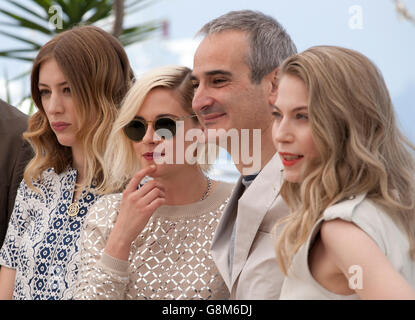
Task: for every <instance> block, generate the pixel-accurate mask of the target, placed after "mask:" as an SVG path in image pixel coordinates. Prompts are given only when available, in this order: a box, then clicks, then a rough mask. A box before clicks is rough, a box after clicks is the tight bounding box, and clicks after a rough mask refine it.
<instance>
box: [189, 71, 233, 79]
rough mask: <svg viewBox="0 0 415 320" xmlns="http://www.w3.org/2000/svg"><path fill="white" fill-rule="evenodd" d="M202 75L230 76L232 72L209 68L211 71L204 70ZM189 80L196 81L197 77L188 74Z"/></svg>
mask: <svg viewBox="0 0 415 320" xmlns="http://www.w3.org/2000/svg"><path fill="white" fill-rule="evenodd" d="M204 75H205V76H207V77H211V76H216V75H223V76H228V77H231V76H232V72H229V71H225V70H211V71H206V72H205V73H204ZM190 80H192V81H197V80H199V79H198V78H197V77H196V76H195V75H194V74H192V75H191V76H190Z"/></svg>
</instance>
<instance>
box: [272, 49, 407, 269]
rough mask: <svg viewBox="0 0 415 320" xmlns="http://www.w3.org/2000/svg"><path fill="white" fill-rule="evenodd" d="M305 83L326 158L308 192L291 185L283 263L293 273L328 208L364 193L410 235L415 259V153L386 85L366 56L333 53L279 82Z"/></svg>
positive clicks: (297, 65)
mask: <svg viewBox="0 0 415 320" xmlns="http://www.w3.org/2000/svg"><path fill="white" fill-rule="evenodd" d="M284 75H291V76H296V77H298V78H300V79H301V80H302V81H304V84H305V86H306V88H307V90H308V95H309V101H308V107H309V119H310V125H311V129H312V134H313V139H314V142H315V145H316V147H317V149H318V152H319V154H320V157H319V160H318V162H317V163H313V164H312V165H311V166H310V167H309V168H308V170H307V175H305V178H304V180H303V182H302V183H301V184H294V183H289V182H287V181H285V182H284V183H283V185H282V188H281V195H282V197H283V198H284V200H285V201H286V202H287V204H288V206H289V207H290V209H291V214H290V215H289V216H288V217H286V218H285V219H283V220H282V221H280V222H279V224H278V225H277V226H281V227H282V231H281V233H280V235H279V239H278V243H277V258H278V261H279V263H280V265H281V267H282V270H283V272H285V273H286V272H287V270H288V266H289V265H290V263H291V261H292V257H293V255H294V254H295V252H296V251H297V250H298V249H299V247H300V246H301V245H302V244H304V243H305V241H306V240H307V238H308V236H309V234H310V232H311V229H312V227H313V226H314V224H315V223H316V222H317V220H318V219H320V218H321V217H322V215H323V212H324V210H325V209H326V208H328V207H329V206H331V205H333V204H335V203H336V202H338V201H341V200H343V199H346V198H348V197H350V196H353V195H357V194H360V193H366V194H367V198H368V199H370V200H372V201H373V202H375V203H376V204H377V205H379V206H381V207H382V208H384V210H385V212H387V214H389V215H390V216H391V218H392V219H393V220H394V221H395V223H397V224H398V226H400V227H401V228H402V230H405V231H406V234H407V236H408V239H409V243H410V252H409V254H410V256H411V257H412V258H414V257H415V196H414V195H415V162H414V157H413V154H411V152H410V150H412V151H415V147H414V146H413V145H412V144H411V143H410V142H409V141H408V140H407V139H406V138H405V137H404V136H403V135H402V134H401V132H400V130H399V128H398V126H397V124H396V120H395V114H394V109H393V105H392V102H391V98H390V96H389V92H388V90H387V87H386V84H385V82H384V79H383V77H382V75H381V73H380V72H379V70H378V69H377V68H376V66H375V65H374V64H373V63H372V62H371V61H370V60H369V59H368V58H367V57H365V56H364V55H362V54H360V53H359V52H356V51H353V50H349V49H345V48H340V47H332V46H319V47H313V48H310V49H308V50H306V51H304V52H302V53H300V54H297V55H294V56H292V57H290V58H288V59H287V60H286V61H285V62H284V63H283V65H282V66H281V68H280V70H279V77H280V78H281V77H284Z"/></svg>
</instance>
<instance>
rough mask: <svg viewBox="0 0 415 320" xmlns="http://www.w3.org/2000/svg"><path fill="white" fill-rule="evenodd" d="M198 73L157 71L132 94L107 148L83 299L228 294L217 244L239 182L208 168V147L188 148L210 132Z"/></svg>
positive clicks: (87, 244) (89, 232) (89, 233)
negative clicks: (193, 135) (195, 80)
mask: <svg viewBox="0 0 415 320" xmlns="http://www.w3.org/2000/svg"><path fill="white" fill-rule="evenodd" d="M190 73H191V70H190V69H188V68H185V67H176V66H171V67H162V68H158V69H156V70H153V71H151V72H149V73H147V74H145V75H144V76H143V77H142V78H140V79H139V80H137V82H136V83H135V85H134V86H133V87H132V89H131V90H130V91H129V93H128V94H127V97H126V99H125V102H124V104H123V106H122V108H121V111H120V115H119V117H118V119H117V120H116V122H115V124H114V127H113V130H112V132H111V135H110V139H109V143H108V147H107V150H106V153H105V159H104V164H105V165H104V181H103V183H102V185H101V186H100V188H99V190H101V191H102V192H103V193H107V195H105V196H103V197H102V199H101V200H100V201H99V202H97V204H96V205H95V207H94V208H93V209H92V212H91V214H90V215H89V216H88V220H87V223H86V228H85V231H84V232H83V234H82V236H81V243H82V245H83V249H82V252H81V256H82V263H81V267H80V277H79V287H78V289H77V294H76V296H75V298H76V299H226V298H228V297H229V294H228V292H227V289H226V286H225V284H224V282H223V280H222V278H221V276H220V274H219V272H218V270H217V269H216V266H215V263H214V262H213V260H212V258H211V256H210V253H209V249H210V244H211V240H212V236H213V232H214V230H215V228H216V225H217V222H218V219H219V217H220V215H221V214H222V211H223V209H224V207H225V205H226V203H227V201H228V197H229V194H230V192H231V189H232V185H230V184H228V183H224V182H219V181H213V180H211V179H210V178H209V177H208V176H207V175H206V174H205V173H204V171H206V169H207V167H208V166H206V165H205V164H203V161H202V160H203V159H204V160H206V154H207V153H206V149H205V151H204V152H203V148H199V152H200V154H197V153H198V151H197V150H196V149H194V150H193V149H192V150H191V152H187V156H185V155H184V154H183V152H186V150H189V148H190V147H191V144H192V142H190V141H183V137H185V136H186V134H187V133H189V132H190V130H194V131H195V132H197V131H200V133H202V131H201V128H200V124H199V122H198V119H197V117H196V116H195V115H194V114H193V112H192V108H191V103H192V97H193V86H192V82H191V80H190ZM180 143H182V144H183V148H178V144H180ZM189 154H190V155H194V156H195V157H196V158H197V159H199V160H198V161H196V163H192V162H191V161H188V158H189V157H188V155H189ZM183 159H184V160H185V161H180V160H183ZM204 162H206V161H204ZM146 176H149V177H151V178H152V180H150V181H147V182H144V181H145V180H146V179H144V178H145V177H146ZM121 191H122V193H120V192H121Z"/></svg>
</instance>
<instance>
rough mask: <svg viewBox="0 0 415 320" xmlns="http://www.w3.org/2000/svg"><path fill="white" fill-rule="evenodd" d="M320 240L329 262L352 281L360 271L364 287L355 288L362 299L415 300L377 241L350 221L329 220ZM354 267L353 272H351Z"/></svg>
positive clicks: (412, 293)
mask: <svg viewBox="0 0 415 320" xmlns="http://www.w3.org/2000/svg"><path fill="white" fill-rule="evenodd" d="M321 240H322V243H323V246H324V250H326V253H327V256H328V260H330V261H333V263H334V264H335V266H336V267H337V268H338V270H339V272H341V273H342V274H343V275H344V276H345V278H346V279H347V280H348V281H349V285H350V280H351V279H350V278H351V276H353V272H351V271H350V270H355V271H356V272H359V271H361V274H360V275H358V276H361V280H362V281H361V286H357V287H356V286H354V287H353V286H352V287H351V289H353V290H354V291H355V292H356V293H357V294H358V295H359V297H360V298H361V299H372V300H373V299H388V300H389V299H415V291H414V290H413V289H412V288H411V286H410V285H409V283H408V282H407V281H406V280H405V278H404V277H403V276H402V275H401V274H400V273H399V272H398V271H397V270H395V268H394V267H393V266H392V264H391V262H390V261H389V260H388V258H387V257H386V256H385V254H384V253H383V252H382V250H381V249H380V248H379V247H378V245H377V244H376V242H375V241H374V240H373V239H372V238H371V237H370V236H369V235H368V234H367V233H365V232H364V231H363V230H361V229H360V228H359V227H357V226H356V225H355V224H353V223H351V222H346V221H343V220H340V219H336V220H333V221H326V222H324V223H323V225H322V227H321ZM351 267H352V269H351Z"/></svg>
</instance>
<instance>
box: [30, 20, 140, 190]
mask: <svg viewBox="0 0 415 320" xmlns="http://www.w3.org/2000/svg"><path fill="white" fill-rule="evenodd" d="M49 59H55V60H56V62H57V64H58V66H59V67H60V69H61V71H62V73H63V74H64V76H65V78H66V81H67V82H68V84H69V86H70V90H71V94H72V97H73V99H74V103H75V107H76V113H77V116H78V119H77V121H78V128H80V129H79V131H78V133H77V138H78V139H79V140H80V141H82V145H83V154H84V168H87V170H86V176H85V180H84V183H83V184H82V187H85V186H89V185H90V184H91V183H92V181H93V179H97V182H98V183H99V182H100V181H101V180H102V156H103V154H104V151H105V144H106V141H107V138H108V135H109V132H110V130H111V125H112V123H113V122H114V120H115V118H116V116H117V113H118V109H119V107H120V104H121V101H122V99H123V98H124V95H125V94H126V93H127V91H128V89H129V87H130V85H131V81H132V80H133V71H132V69H131V67H130V64H129V61H128V57H127V54H126V53H125V51H124V49H123V47H122V45H121V44H120V43H119V41H118V40H117V39H116V38H114V37H113V36H112V35H110V34H109V33H107V32H105V31H103V30H101V29H100V28H97V27H94V26H84V27H76V28H74V29H71V30H68V31H65V32H62V33H60V34H59V35H57V36H56V37H54V38H53V39H52V40H50V41H49V42H48V43H46V44H45V45H44V46H43V47H42V48H41V49H40V51H39V53H38V55H37V57H36V59H35V61H34V64H33V68H32V74H31V94H32V98H33V101H34V102H35V104H36V106H37V108H38V111H37V112H36V113H35V114H34V115H33V116H31V118H30V119H29V125H28V130H27V131H26V132H25V133H24V137H25V138H26V139H27V140H28V141H29V142H30V144H31V145H32V147H33V149H34V151H35V157H34V158H33V159H32V160H31V161H30V163H29V164H28V166H27V167H26V170H25V173H24V180H25V182H26V183H27V184H28V185H29V186H33V184H32V181H33V180H34V179H39V178H40V176H41V173H42V172H43V171H44V170H45V169H47V168H52V167H53V168H54V170H55V172H56V173H58V174H59V173H61V172H63V171H64V170H65V168H66V167H67V166H68V165H71V163H72V153H71V148H70V147H66V146H62V145H61V144H59V142H58V140H57V138H56V135H55V134H54V132H53V131H52V129H51V127H50V125H49V121H48V119H47V116H46V113H45V111H44V109H43V106H42V100H41V95H40V92H39V87H38V84H39V70H40V68H41V66H42V63H44V62H45V61H47V60H49Z"/></svg>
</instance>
